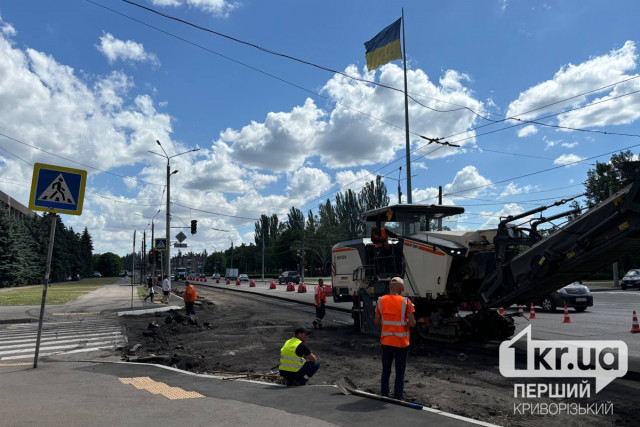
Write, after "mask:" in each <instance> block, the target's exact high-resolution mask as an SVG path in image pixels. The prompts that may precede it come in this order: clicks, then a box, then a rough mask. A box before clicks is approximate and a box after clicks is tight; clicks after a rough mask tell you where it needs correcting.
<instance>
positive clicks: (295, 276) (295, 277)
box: [278, 271, 300, 285]
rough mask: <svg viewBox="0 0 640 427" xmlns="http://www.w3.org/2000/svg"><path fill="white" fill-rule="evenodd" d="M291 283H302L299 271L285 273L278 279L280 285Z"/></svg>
mask: <svg viewBox="0 0 640 427" xmlns="http://www.w3.org/2000/svg"><path fill="white" fill-rule="evenodd" d="M289 282H293V283H295V284H298V283H300V274H299V273H298V272H297V271H283V272H282V274H281V275H280V277H278V283H279V284H281V285H282V284H285V285H286V284H287V283H289Z"/></svg>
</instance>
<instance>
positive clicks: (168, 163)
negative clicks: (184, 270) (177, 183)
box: [149, 139, 200, 284]
mask: <svg viewBox="0 0 640 427" xmlns="http://www.w3.org/2000/svg"><path fill="white" fill-rule="evenodd" d="M156 143H157V144H158V145H159V146H160V148H161V149H162V152H163V153H164V156H163V155H162V154H159V153H156V152H154V151H149V152H150V153H153V154H155V155H156V156H161V157H164V158H166V159H167V220H166V236H165V238H166V239H167V251H166V252H167V272H166V274H167V279H168V280H169V284H171V238H170V236H169V232H170V230H169V229H170V228H171V175H173V174H175V173H178V170H174V171H173V172H171V163H170V160H171V159H173V158H174V157H178V156H181V155H183V154H187V153H191V152H194V151H199V150H200V149H199V148H194V149H192V150H188V151H184V152H182V153H178V154H174V155H173V156H169V155H168V154H167V152H166V151H164V147H163V146H162V144H161V143H160V141H158V140H157V139H156Z"/></svg>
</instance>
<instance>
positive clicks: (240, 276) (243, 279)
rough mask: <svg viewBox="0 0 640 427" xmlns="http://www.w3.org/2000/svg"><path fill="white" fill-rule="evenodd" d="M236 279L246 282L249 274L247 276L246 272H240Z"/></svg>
mask: <svg viewBox="0 0 640 427" xmlns="http://www.w3.org/2000/svg"><path fill="white" fill-rule="evenodd" d="M238 279H240V281H241V282H248V281H249V276H247V275H246V274H241V275H239V276H238Z"/></svg>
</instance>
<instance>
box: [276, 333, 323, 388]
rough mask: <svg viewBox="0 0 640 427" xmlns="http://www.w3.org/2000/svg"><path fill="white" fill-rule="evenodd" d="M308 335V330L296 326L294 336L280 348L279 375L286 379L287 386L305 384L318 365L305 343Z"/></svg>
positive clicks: (316, 359)
mask: <svg viewBox="0 0 640 427" xmlns="http://www.w3.org/2000/svg"><path fill="white" fill-rule="evenodd" d="M308 336H309V330H307V329H306V328H303V327H299V328H296V330H295V331H294V337H293V338H291V339H290V340H288V341H287V342H285V343H284V345H283V346H282V348H281V349H280V375H281V376H282V377H283V378H284V379H285V380H286V381H287V387H291V386H299V385H305V384H306V383H307V381H309V378H311V377H312V376H313V374H315V373H316V371H317V370H318V368H319V367H320V363H318V358H317V357H316V356H315V355H314V354H313V353H311V350H309V347H307V346H306V344H305V342H306V341H307V338H308Z"/></svg>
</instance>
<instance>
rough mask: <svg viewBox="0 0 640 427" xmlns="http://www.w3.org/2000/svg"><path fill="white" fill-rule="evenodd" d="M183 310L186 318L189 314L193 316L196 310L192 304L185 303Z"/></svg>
mask: <svg viewBox="0 0 640 427" xmlns="http://www.w3.org/2000/svg"><path fill="white" fill-rule="evenodd" d="M184 309H185V310H186V311H187V316H188V315H190V314H193V315H194V316H195V315H196V310H195V308H194V307H193V303H192V302H185V303H184Z"/></svg>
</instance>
